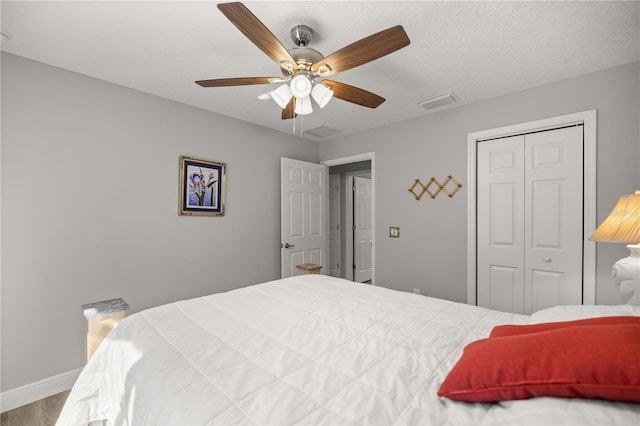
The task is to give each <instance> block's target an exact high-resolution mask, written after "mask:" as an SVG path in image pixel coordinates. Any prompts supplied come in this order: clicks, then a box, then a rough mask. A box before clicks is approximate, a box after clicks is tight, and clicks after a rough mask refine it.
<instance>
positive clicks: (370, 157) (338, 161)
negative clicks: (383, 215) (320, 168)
mask: <svg viewBox="0 0 640 426" xmlns="http://www.w3.org/2000/svg"><path fill="white" fill-rule="evenodd" d="M360 161H371V228H372V235H371V238H372V239H373V247H372V248H371V284H372V285H376V153H375V152H366V153H363V154H356V155H352V156H349V157H342V158H335V159H332V160H325V161H321V162H320V164H324V165H325V166H327V167H332V166H340V165H342V164H350V163H357V162H360ZM326 179H327V187H328V185H329V183H328V182H329V173H327V177H326ZM326 204H327V206H326V211H327V217H328V214H329V203H326ZM345 226H348V225H347V224H345ZM328 238H329V236H328V235H327V247H328V246H329V241H328ZM327 256H328V253H327ZM352 263H353V259H352ZM348 271H349V268H347V273H348ZM351 279H352V280H353V270H351Z"/></svg>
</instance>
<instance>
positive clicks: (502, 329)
mask: <svg viewBox="0 0 640 426" xmlns="http://www.w3.org/2000/svg"><path fill="white" fill-rule="evenodd" d="M616 324H636V325H640V317H633V316H617V317H597V318H587V319H581V320H574V321H562V322H547V323H541V324H526V325H513V324H508V325H498V326H495V327H494V328H493V330H492V331H491V335H489V337H505V336H516V335H518V334H528V333H539V332H541V331H549V330H555V329H557V328H563V327H575V326H586V325H616Z"/></svg>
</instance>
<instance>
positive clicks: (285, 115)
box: [282, 97, 298, 120]
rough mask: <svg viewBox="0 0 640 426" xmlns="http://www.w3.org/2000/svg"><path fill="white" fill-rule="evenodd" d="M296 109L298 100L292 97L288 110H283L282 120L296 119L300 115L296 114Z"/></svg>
mask: <svg viewBox="0 0 640 426" xmlns="http://www.w3.org/2000/svg"><path fill="white" fill-rule="evenodd" d="M295 109H296V98H295V97H292V98H291V100H290V101H289V103H288V104H287V106H286V108H283V109H282V119H283V120H288V119H290V118H296V116H297V115H298V114H296V113H295Z"/></svg>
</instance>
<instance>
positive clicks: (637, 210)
mask: <svg viewBox="0 0 640 426" xmlns="http://www.w3.org/2000/svg"><path fill="white" fill-rule="evenodd" d="M590 239H591V240H592V241H602V242H608V243H626V244H638V243H640V190H638V191H636V192H635V194H631V195H623V196H622V197H620V200H618V204H616V206H615V207H614V208H613V211H612V212H611V214H609V216H608V217H607V218H606V219H605V221H604V222H602V224H601V225H600V226H599V227H598V229H596V231H595V232H594V233H593V235H591V238H590Z"/></svg>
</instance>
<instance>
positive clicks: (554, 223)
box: [524, 126, 583, 314]
mask: <svg viewBox="0 0 640 426" xmlns="http://www.w3.org/2000/svg"><path fill="white" fill-rule="evenodd" d="M582 139H583V129H582V126H578V127H568V128H565V129H558V130H553V131H547V132H540V133H533V134H530V135H527V136H526V143H525V159H526V164H525V183H526V187H525V194H526V195H527V196H526V197H525V211H526V212H527V213H528V215H525V225H524V229H525V236H524V238H525V241H526V242H527V244H526V245H525V259H526V264H525V266H526V269H525V270H526V273H525V281H524V285H525V307H524V308H525V313H526V314H531V313H533V312H535V311H538V310H540V309H544V308H548V307H551V306H556V305H581V304H582V239H583V237H582V217H583V212H582V206H583V200H582V198H583V188H582V186H583V183H582V182H583V179H582V174H583V141H582Z"/></svg>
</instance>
